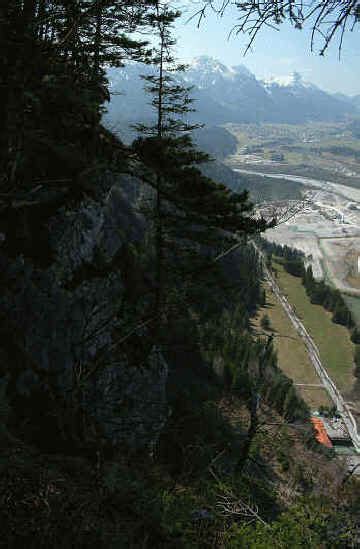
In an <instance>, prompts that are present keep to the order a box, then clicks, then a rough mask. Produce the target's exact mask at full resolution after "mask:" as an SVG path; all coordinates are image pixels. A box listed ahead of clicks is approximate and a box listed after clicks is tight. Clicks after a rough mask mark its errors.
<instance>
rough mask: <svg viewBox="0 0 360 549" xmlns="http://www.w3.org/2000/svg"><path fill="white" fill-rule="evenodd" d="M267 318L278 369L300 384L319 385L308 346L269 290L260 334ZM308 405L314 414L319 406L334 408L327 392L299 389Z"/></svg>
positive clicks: (259, 316)
mask: <svg viewBox="0 0 360 549" xmlns="http://www.w3.org/2000/svg"><path fill="white" fill-rule="evenodd" d="M264 314H267V315H268V316H269V318H270V322H271V329H270V331H271V332H273V333H274V335H275V338H274V342H275V348H276V351H277V356H278V365H279V368H281V370H282V371H283V372H284V373H285V374H286V375H287V376H288V377H289V378H290V379H292V380H293V382H294V383H295V384H297V383H310V384H318V383H319V378H318V376H317V374H316V372H315V369H314V366H313V365H312V363H311V361H310V359H309V356H308V352H307V350H306V347H305V344H304V342H303V340H302V339H301V337H300V336H299V335H298V333H297V332H296V330H295V328H294V327H293V325H292V324H291V322H290V320H289V318H288V316H287V314H286V313H285V311H284V309H283V307H282V306H281V305H280V303H279V302H278V300H277V299H276V297H275V295H274V294H273V293H272V292H271V291H270V290H269V289H267V291H266V306H265V307H263V308H261V309H260V311H259V313H258V315H257V317H256V319H255V321H254V325H255V327H256V329H257V330H258V331H259V332H260V333H261V331H262V328H261V327H260V320H261V317H262V316H263V315H264ZM297 391H298V392H299V393H300V394H301V396H302V397H303V399H304V400H305V402H306V403H307V404H308V406H309V407H310V409H311V410H316V409H318V408H319V406H321V405H323V406H331V405H332V401H331V400H330V398H329V396H328V394H327V392H326V390H325V389H322V388H315V387H297Z"/></svg>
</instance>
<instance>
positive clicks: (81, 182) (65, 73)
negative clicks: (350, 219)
mask: <svg viewBox="0 0 360 549" xmlns="http://www.w3.org/2000/svg"><path fill="white" fill-rule="evenodd" d="M176 17H177V14H176V13H174V12H172V11H170V10H169V9H168V8H167V7H166V5H165V3H164V4H163V3H154V2H143V1H141V2H133V1H129V2H118V1H116V0H113V1H110V0H109V1H108V0H105V1H100V0H99V1H97V2H90V1H87V0H81V1H75V0H74V1H72V0H71V1H66V2H60V1H58V2H50V1H49V2H48V1H43V0H25V1H22V2H20V1H14V0H11V1H10V0H9V1H5V2H2V4H1V7H0V44H1V51H2V52H4V55H2V56H1V57H0V71H1V77H2V85H1V87H0V109H1V112H2V115H3V117H2V119H3V120H4V124H3V128H2V133H1V141H0V162H1V174H2V175H1V182H0V210H1V217H0V236H1V238H0V284H1V295H0V445H1V454H0V468H1V475H0V494H1V495H0V513H1V525H2V536H1V540H0V544H1V545H2V546H4V547H11V548H12V547H24V546H28V547H34V548H35V547H36V548H39V547H44V548H45V547H46V548H48V547H54V548H58V547H59V548H60V547H105V548H107V547H134V548H135V547H154V548H155V547H156V548H158V547H242V546H250V547H252V546H253V547H267V546H268V545H267V544H268V541H269V539H271V540H273V541H272V543H273V544H274V546H276V547H277V546H278V547H283V546H284V544H288V543H289V540H292V541H294V543H295V546H300V545H305V546H309V547H317V546H325V547H326V546H329V547H330V546H331V547H333V546H334V543H335V544H337V545H338V546H339V547H340V546H344V544H345V546H346V544H348V545H349V546H351V543H352V542H353V540H356V539H358V538H357V537H356V536H359V533H358V526H357V525H358V521H357V517H358V513H359V500H358V495H357V493H356V491H355V490H354V488H353V485H352V479H346V478H345V476H344V472H342V471H341V469H339V468H338V466H337V464H336V463H335V462H334V461H331V457H332V456H330V455H327V454H326V453H324V451H321V450H320V449H319V448H317V447H316V445H314V442H313V440H312V433H311V429H310V428H309V427H308V422H307V419H308V410H307V408H306V406H305V405H304V403H303V402H302V401H301V399H300V398H299V397H298V395H297V394H296V391H295V390H294V387H293V385H292V383H291V382H290V380H289V379H287V378H286V376H284V374H282V372H281V371H279V369H278V367H277V361H276V354H275V352H274V349H273V345H272V340H271V338H269V337H267V336H264V337H262V338H256V337H254V334H253V333H252V331H251V326H250V318H251V316H252V315H253V314H254V312H255V311H256V308H257V307H258V305H259V304H262V303H263V300H264V293H263V290H262V287H261V267H260V264H259V261H258V258H257V255H256V252H255V250H254V248H253V247H252V246H251V245H249V244H248V239H249V237H251V236H252V235H254V234H258V233H260V232H262V231H263V230H265V229H266V226H267V223H266V222H265V221H264V220H263V219H256V218H254V217H253V215H252V208H251V204H250V203H249V200H248V194H247V193H246V192H243V193H238V194H234V193H232V192H231V191H229V189H227V188H226V187H225V186H224V185H222V184H219V183H216V182H215V181H213V180H212V179H210V178H209V177H207V176H205V175H204V174H203V173H202V172H201V171H200V170H199V169H198V166H200V165H201V163H202V162H203V161H207V160H208V158H207V156H206V155H202V154H201V153H199V151H198V150H196V149H195V148H194V147H193V145H192V141H191V135H190V134H191V128H189V127H188V126H187V125H186V124H185V125H183V122H181V116H180V115H181V114H182V113H184V112H186V106H187V105H189V103H188V102H187V98H188V90H186V89H183V88H181V89H179V88H178V87H177V84H176V83H174V82H173V81H171V80H166V81H164V80H163V79H162V78H163V76H162V71H161V66H162V65H161V63H164V62H165V59H164V56H163V57H161V52H162V53H164V49H166V40H171V24H172V23H173V22H174V20H176ZM135 30H136V31H143V32H145V31H146V32H147V33H151V34H152V35H153V36H154V37H155V38H156V39H157V40H158V43H159V46H158V49H157V51H155V53H154V54H153V56H152V57H150V52H149V51H148V46H147V45H146V44H145V42H139V41H136V40H135V39H133V38H132V34H131V33H132V32H133V31H135ZM159 53H160V55H159ZM127 57H132V58H133V59H135V60H136V59H139V58H141V59H142V60H144V59H145V60H151V62H152V63H153V64H154V66H155V68H156V70H157V75H158V76H157V77H156V78H155V79H154V80H153V81H152V82H150V84H151V86H150V87H152V88H154V89H155V95H153V98H154V106H155V108H156V112H157V117H158V118H157V120H158V124H157V125H156V126H155V127H150V128H149V127H144V126H143V127H142V128H139V131H141V132H142V133H140V135H139V138H138V139H137V140H136V141H135V142H134V143H133V144H132V145H131V146H126V145H124V144H123V143H122V142H121V141H120V140H119V139H118V138H117V137H116V136H115V135H114V134H112V133H111V132H110V131H109V130H107V129H105V128H104V127H103V125H102V123H101V116H102V111H103V106H104V102H105V101H106V100H107V99H108V82H107V80H106V77H105V67H106V66H107V65H112V66H117V65H119V64H121V63H122V62H123V60H124V58H127ZM166 63H173V61H172V59H171V58H166ZM4 76H6V78H4ZM156 92H157V95H156ZM159 93H160V94H161V93H163V94H164V95H159ZM159 98H160V99H163V98H165V99H166V101H165V103H164V102H161V101H160V99H159ZM184 108H185V110H184ZM174 113H175V114H176V115H179V117H180V118H176V119H175V120H174V119H173V115H174ZM139 122H140V123H141V121H139ZM230 250H232V253H230ZM288 424H290V426H289V427H287V425H288ZM330 477H331V479H332V480H331V482H330V481H329V478H330ZM309 510H310V512H309ZM341 544H343V545H341Z"/></svg>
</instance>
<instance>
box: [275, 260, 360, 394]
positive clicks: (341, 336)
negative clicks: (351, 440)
mask: <svg viewBox="0 0 360 549" xmlns="http://www.w3.org/2000/svg"><path fill="white" fill-rule="evenodd" d="M274 268H275V269H276V272H277V281H278V284H279V286H280V288H281V289H282V291H283V293H284V294H285V295H286V296H287V297H288V299H289V302H290V303H291V304H292V306H293V307H294V310H295V312H296V314H297V315H298V317H299V318H300V319H301V320H302V322H303V323H304V326H305V327H306V329H307V330H308V332H309V333H310V335H311V336H312V338H313V339H314V341H315V343H316V345H317V346H318V349H319V352H320V356H321V359H322V362H323V364H324V366H325V367H326V369H327V371H328V373H329V375H330V377H331V378H332V379H333V380H334V382H335V383H336V385H337V386H338V387H339V389H340V390H341V391H342V392H343V393H344V395H345V396H346V395H348V396H350V394H351V391H352V389H353V385H354V383H355V381H356V378H355V377H354V375H353V353H354V345H353V343H352V342H351V340H350V334H349V331H348V330H347V328H345V327H344V326H340V325H339V324H334V323H333V322H332V320H331V318H332V313H330V312H328V311H326V310H325V309H324V308H323V307H322V306H321V305H313V304H312V303H310V300H309V297H308V296H307V294H306V292H305V288H304V287H303V285H302V283H301V279H300V278H297V277H294V276H291V275H289V274H288V273H287V272H286V271H285V270H284V268H283V267H282V266H281V265H280V264H278V263H274Z"/></svg>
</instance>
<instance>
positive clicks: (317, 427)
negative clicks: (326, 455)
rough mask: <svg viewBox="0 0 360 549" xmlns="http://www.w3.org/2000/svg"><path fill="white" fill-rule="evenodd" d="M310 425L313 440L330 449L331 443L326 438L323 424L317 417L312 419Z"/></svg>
mask: <svg viewBox="0 0 360 549" xmlns="http://www.w3.org/2000/svg"><path fill="white" fill-rule="evenodd" d="M311 423H312V424H313V428H314V431H315V438H316V440H317V441H318V442H319V443H320V444H323V445H324V446H326V447H327V448H332V447H333V445H332V442H331V440H330V439H329V437H328V434H327V432H326V429H325V425H324V423H323V422H322V421H321V419H319V418H318V417H312V418H311Z"/></svg>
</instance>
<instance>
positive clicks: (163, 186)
mask: <svg viewBox="0 0 360 549" xmlns="http://www.w3.org/2000/svg"><path fill="white" fill-rule="evenodd" d="M179 15H180V14H179V12H176V11H173V10H171V9H170V8H169V6H168V3H166V2H156V6H155V9H154V11H153V13H152V14H151V15H150V16H149V21H150V22H151V24H152V25H153V26H154V29H155V32H156V34H157V36H158V42H159V44H158V49H157V51H156V54H155V57H154V65H155V71H154V74H151V75H149V76H145V77H144V79H145V81H146V89H147V91H148V92H149V93H150V94H151V95H152V105H153V107H154V111H155V118H156V119H155V121H154V123H153V124H149V125H144V124H140V125H138V126H137V129H138V131H139V132H141V133H142V134H143V137H140V138H138V139H137V140H136V141H135V142H134V145H133V146H134V149H135V151H136V153H137V154H138V157H139V158H140V159H141V161H142V162H143V163H144V165H145V166H146V167H147V168H148V170H149V171H148V172H147V173H144V177H146V179H147V181H148V182H149V183H150V184H151V185H152V187H153V188H154V191H155V199H154V207H153V209H152V213H151V217H152V220H153V223H154V227H155V250H156V296H155V310H156V313H157V314H158V313H159V311H160V310H161V309H162V308H163V305H164V300H165V294H166V295H167V296H168V295H169V288H170V287H171V288H175V287H176V288H177V290H178V289H179V287H182V288H183V289H184V288H187V290H186V291H185V294H187V292H188V290H189V287H190V286H191V285H192V284H193V283H194V281H195V280H196V278H197V277H198V276H199V273H200V272H201V271H205V270H206V271H207V273H206V274H207V275H210V270H211V267H210V265H211V260H212V259H213V258H214V256H215V255H216V253H217V252H220V251H221V249H224V247H225V246H226V244H229V243H234V240H232V238H233V237H232V234H231V233H237V234H238V235H240V234H249V233H251V232H256V231H260V230H262V229H264V228H265V222H264V221H263V220H260V221H257V220H254V219H252V218H251V217H250V216H249V214H250V212H251V209H252V206H251V204H250V203H249V202H248V195H247V193H246V192H245V193H242V194H233V193H231V192H230V191H229V190H228V189H227V188H226V187H225V186H223V185H219V184H217V183H215V182H214V181H212V180H211V179H209V178H207V177H205V176H204V175H202V173H201V172H200V170H199V169H198V167H197V166H198V165H199V164H201V163H202V162H205V161H208V159H209V158H208V156H207V155H205V154H203V153H201V152H199V151H198V150H196V149H195V147H194V146H193V143H192V139H191V131H192V130H193V129H195V128H196V127H197V126H196V125H193V124H189V123H188V121H187V120H186V117H187V115H188V113H189V112H190V111H192V99H191V98H190V96H189V94H190V91H191V90H190V89H189V88H186V87H184V86H182V85H180V84H179V83H178V81H177V80H176V74H177V72H178V71H183V70H184V69H185V67H184V66H183V65H178V64H177V63H176V61H175V59H174V57H173V55H172V47H173V45H174V43H175V42H174V40H173V39H172V34H171V31H172V25H173V23H174V21H175V20H176V19H177V18H178V17H179ZM204 261H205V263H204Z"/></svg>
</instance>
